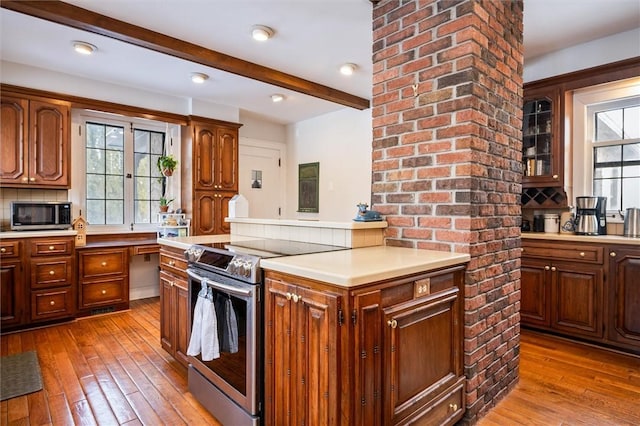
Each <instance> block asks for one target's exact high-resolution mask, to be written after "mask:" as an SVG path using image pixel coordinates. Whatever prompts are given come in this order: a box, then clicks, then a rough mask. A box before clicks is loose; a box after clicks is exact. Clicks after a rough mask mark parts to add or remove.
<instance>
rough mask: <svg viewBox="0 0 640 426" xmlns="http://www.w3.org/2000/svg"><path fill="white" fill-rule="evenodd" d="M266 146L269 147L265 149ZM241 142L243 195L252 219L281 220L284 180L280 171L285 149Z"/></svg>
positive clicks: (241, 192)
mask: <svg viewBox="0 0 640 426" xmlns="http://www.w3.org/2000/svg"><path fill="white" fill-rule="evenodd" d="M263 144H269V145H268V146H264V145H263ZM279 145H280V144H276V143H273V142H262V141H259V140H254V139H248V138H240V147H239V157H240V159H239V166H238V169H239V173H240V180H239V184H240V194H242V195H244V196H245V197H246V198H247V200H248V201H249V217H251V218H258V219H278V218H280V214H281V208H283V207H284V205H283V202H282V201H283V198H284V197H283V194H284V179H283V176H282V170H283V168H282V167H280V164H281V159H282V158H283V155H284V145H283V146H279Z"/></svg>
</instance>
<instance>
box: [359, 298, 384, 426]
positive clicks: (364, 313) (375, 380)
mask: <svg viewBox="0 0 640 426" xmlns="http://www.w3.org/2000/svg"><path fill="white" fill-rule="evenodd" d="M353 305H354V306H353V307H354V309H355V312H356V318H357V323H356V329H355V335H354V338H355V345H354V347H355V350H354V351H353V353H354V355H355V359H354V366H355V368H354V381H355V390H354V392H355V393H354V400H355V404H354V408H355V413H354V414H355V421H354V424H357V425H370V426H378V425H382V424H383V423H382V400H381V397H382V371H383V366H382V351H381V346H382V327H383V320H382V308H381V292H380V290H376V291H372V292H370V293H365V294H359V295H356V296H355V297H354V298H353Z"/></svg>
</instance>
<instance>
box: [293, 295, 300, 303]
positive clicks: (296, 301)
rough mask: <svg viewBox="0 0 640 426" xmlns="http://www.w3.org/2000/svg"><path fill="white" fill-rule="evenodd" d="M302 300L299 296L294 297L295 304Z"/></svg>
mask: <svg viewBox="0 0 640 426" xmlns="http://www.w3.org/2000/svg"><path fill="white" fill-rule="evenodd" d="M301 300H302V297H300V296H298V295H297V294H294V295H293V303H298V302H299V301H301Z"/></svg>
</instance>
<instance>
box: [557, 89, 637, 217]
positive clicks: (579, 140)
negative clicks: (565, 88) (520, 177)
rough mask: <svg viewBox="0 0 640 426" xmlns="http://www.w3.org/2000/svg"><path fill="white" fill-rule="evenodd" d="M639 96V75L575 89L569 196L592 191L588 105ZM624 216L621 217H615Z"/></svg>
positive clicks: (572, 196) (589, 194)
mask: <svg viewBox="0 0 640 426" xmlns="http://www.w3.org/2000/svg"><path fill="white" fill-rule="evenodd" d="M634 96H640V78H632V79H628V80H622V81H617V82H613V83H607V84H602V85H598V86H595V87H588V88H585V89H580V90H576V91H575V92H574V93H573V115H572V123H573V125H572V132H571V146H570V148H571V151H572V152H573V155H572V156H571V157H569V156H567V158H572V160H573V161H572V172H573V173H572V177H573V180H572V181H571V179H569V180H568V181H567V183H566V185H565V186H566V190H567V196H568V197H569V200H574V199H575V197H580V196H591V195H593V146H592V144H591V142H592V138H593V136H592V128H593V126H592V123H591V120H590V116H589V107H590V106H592V105H597V104H603V103H608V102H612V101H615V100H621V101H623V100H624V99H627V98H630V97H634ZM616 219H619V220H621V218H616Z"/></svg>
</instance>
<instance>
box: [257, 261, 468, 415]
mask: <svg viewBox="0 0 640 426" xmlns="http://www.w3.org/2000/svg"><path fill="white" fill-rule="evenodd" d="M463 276H464V267H462V266H460V267H455V268H447V269H443V270H437V271H433V272H429V273H423V274H416V275H410V276H403V277H398V278H396V279H392V280H386V281H380V282H375V283H369V284H364V285H361V286H357V287H353V288H349V287H342V286H336V285H332V284H328V283H322V282H317V281H313V280H309V279H306V278H302V277H296V276H292V275H288V274H283V273H279V272H272V271H267V272H266V280H265V314H266V319H265V324H266V327H265V386H266V389H265V405H266V409H265V413H266V424H344V425H352V424H357V425H361V424H362V425H365V424H366V425H392V424H409V423H416V424H454V423H455V422H457V421H458V420H460V419H461V418H462V415H463V414H464V398H463V394H464V375H463V364H462V361H463V360H462V306H461V303H462V301H461V289H462V283H463ZM426 413H429V414H428V415H427V414H426Z"/></svg>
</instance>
